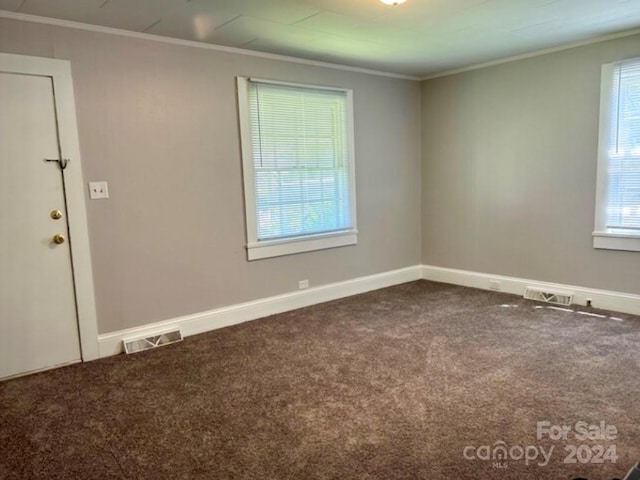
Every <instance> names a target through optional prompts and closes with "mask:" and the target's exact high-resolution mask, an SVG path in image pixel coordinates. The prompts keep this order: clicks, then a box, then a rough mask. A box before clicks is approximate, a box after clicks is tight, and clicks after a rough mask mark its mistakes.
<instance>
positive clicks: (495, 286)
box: [489, 280, 502, 292]
mask: <svg viewBox="0 0 640 480" xmlns="http://www.w3.org/2000/svg"><path fill="white" fill-rule="evenodd" d="M489 289H490V290H495V291H496V292H499V291H501V290H502V282H499V281H498V280H489Z"/></svg>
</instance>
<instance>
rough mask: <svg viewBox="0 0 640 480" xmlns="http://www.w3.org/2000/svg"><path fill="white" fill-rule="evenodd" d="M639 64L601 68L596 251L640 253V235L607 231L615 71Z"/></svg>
mask: <svg viewBox="0 0 640 480" xmlns="http://www.w3.org/2000/svg"><path fill="white" fill-rule="evenodd" d="M628 62H640V58H630V59H627V60H623V61H619V62H613V63H606V64H604V65H602V70H601V79H600V119H599V133H598V163H597V177H596V178H597V179H596V207H595V228H594V232H593V248H597V249H606V250H626V251H636V252H638V251H640V234H634V233H624V232H619V231H618V232H616V231H613V230H611V229H607V197H608V188H609V175H608V171H609V155H608V145H609V132H610V129H611V127H612V125H611V122H610V120H611V115H610V111H611V101H612V98H611V92H612V91H613V76H614V70H615V68H616V67H617V66H618V65H621V64H624V63H628Z"/></svg>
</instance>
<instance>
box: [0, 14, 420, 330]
mask: <svg viewBox="0 0 640 480" xmlns="http://www.w3.org/2000/svg"><path fill="white" fill-rule="evenodd" d="M0 51H2V52H6V53H19V54H28V55H38V56H45V57H55V58H62V59H69V60H71V65H72V70H73V76H74V86H75V94H76V107H77V113H78V122H79V134H80V147H81V151H82V157H83V158H82V159H83V165H84V172H85V180H87V181H88V180H107V181H108V182H109V191H110V195H111V198H110V199H109V200H107V201H104V200H102V201H88V202H87V205H88V216H89V228H90V238H91V248H92V258H93V268H94V277H95V288H96V296H97V309H98V317H99V330H100V332H102V333H104V332H109V331H114V330H119V329H122V328H127V327H132V326H136V325H143V324H146V323H150V322H154V321H159V320H165V319H169V318H173V317H176V316H180V315H186V314H190V313H194V312H201V311H205V310H209V309H213V308H216V307H220V306H224V305H231V304H235V303H238V302H244V301H249V300H252V299H257V298H261V297H266V296H270V295H275V294H280V293H285V292H289V291H292V290H296V289H297V285H298V283H297V282H298V280H302V279H309V280H310V283H311V286H317V285H321V284H326V283H330V282H336V281H341V280H346V279H350V278H354V277H359V276H363V275H368V274H373V273H378V272H384V271H388V270H393V269H397V268H402V267H406V266H410V265H416V264H418V263H420V226H419V218H420V213H419V212H420V157H419V144H420V131H419V128H420V127H419V125H420V101H419V96H420V87H419V83H418V82H412V81H405V80H397V79H390V78H384V77H377V76H372V75H366V74H361V73H352V72H347V71H340V70H335V69H328V68H320V67H314V66H305V65H301V64H296V63H287V62H281V61H275V60H267V59H260V58H256V57H250V56H244V55H236V54H227V53H221V52H216V51H212V50H204V49H197V48H191V47H181V46H175V45H169V44H166V43H159V42H153V41H146V40H136V39H131V38H126V37H121V36H115V35H105V34H98V33H90V32H84V31H79V30H71V29H64V28H58V27H51V26H47V25H40V24H34V23H24V22H18V21H13V20H6V19H0ZM238 75H248V76H259V77H263V78H274V79H281V80H286V81H291V82H302V83H314V84H326V85H336V86H340V87H346V88H352V89H353V90H354V102H355V130H356V132H355V133H356V173H357V178H356V183H357V202H358V228H359V230H360V235H359V243H358V245H357V246H352V247H343V248H337V249H332V250H323V251H318V252H312V253H304V254H298V255H292V256H287V257H280V258H273V259H267V260H259V261H254V262H248V261H247V260H246V252H245V249H244V243H245V241H246V239H245V226H244V210H243V194H242V177H241V158H240V140H239V133H238V120H237V118H238V117H237V107H236V94H235V77H236V76H238Z"/></svg>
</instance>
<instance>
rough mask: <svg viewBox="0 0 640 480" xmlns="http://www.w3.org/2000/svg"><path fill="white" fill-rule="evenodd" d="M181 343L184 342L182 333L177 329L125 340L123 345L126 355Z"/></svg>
mask: <svg viewBox="0 0 640 480" xmlns="http://www.w3.org/2000/svg"><path fill="white" fill-rule="evenodd" d="M180 341H182V332H181V331H180V329H177V330H171V331H169V332H164V333H161V334H158V335H151V336H148V337H137V338H125V339H124V340H122V343H124V351H125V352H126V353H137V352H142V351H143V350H149V349H151V348H157V347H162V346H164V345H169V344H170V343H176V342H180Z"/></svg>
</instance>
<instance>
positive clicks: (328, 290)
mask: <svg viewBox="0 0 640 480" xmlns="http://www.w3.org/2000/svg"><path fill="white" fill-rule="evenodd" d="M421 278H422V279H425V280H432V281H434V282H443V283H450V284H454V285H462V286H465V287H473V288H479V289H482V290H492V289H491V288H490V286H491V282H492V281H497V282H500V291H501V292H505V293H512V294H515V295H523V294H524V290H525V288H526V287H536V288H548V289H552V290H565V291H569V292H571V293H573V301H574V303H576V304H578V305H586V303H587V299H591V304H592V306H593V307H595V308H601V309H604V310H613V311H616V312H623V313H631V314H635V315H640V295H634V294H630V293H620V292H612V291H608V290H597V289H592V288H585V287H577V286H573V285H563V284H557V283H549V282H541V281H538V280H528V279H524V278H516V277H507V276H503V275H492V274H488V273H479V272H469V271H466V270H456V269H453V268H442V267H434V266H431V265H416V266H413V267H407V268H402V269H400V270H393V271H390V272H385V273H379V274H376V275H369V276H366V277H359V278H354V279H352V280H347V281H344V282H337V283H331V284H329V285H323V286H320V287H314V288H309V289H306V290H298V291H295V292H290V293H285V294H283V295H277V296H274V297H268V298H262V299H259V300H254V301H251V302H246V303H240V304H236V305H231V306H228V307H222V308H217V309H215V310H210V311H208V312H202V313H196V314H193V315H186V316H184V317H179V318H173V319H170V320H165V321H161V322H156V323H151V324H148V325H143V326H141V327H134V328H128V329H126V330H120V331H117V332H111V333H105V334H102V335H100V336H98V343H99V347H100V357H108V356H111V355H117V354H119V353H122V351H123V348H122V340H123V339H124V338H127V337H138V336H150V335H155V334H158V333H162V332H166V331H167V330H171V329H175V328H180V329H181V330H182V334H183V335H184V336H185V337H188V336H190V335H197V334H199V333H204V332H208V331H210V330H215V329H218V328H223V327H228V326H230V325H236V324H238V323H243V322H247V321H250V320H256V319H258V318H263V317H266V316H269V315H274V314H276V313H282V312H286V311H289V310H294V309H296V308H302V307H308V306H310V305H316V304H318V303H322V302H328V301H330V300H336V299H338V298H344V297H349V296H351V295H357V294H359V293H365V292H369V291H371V290H377V289H380V288H385V287H390V286H392V285H398V284H401V283H406V282H412V281H414V280H420V279H421Z"/></svg>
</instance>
